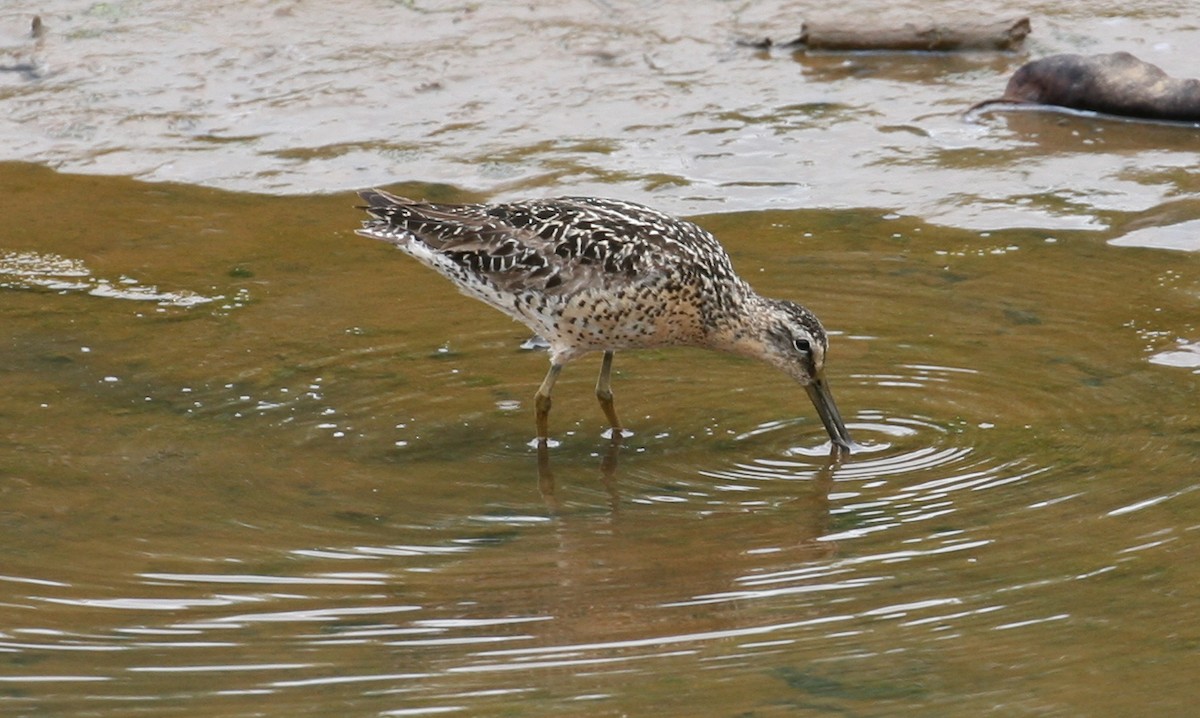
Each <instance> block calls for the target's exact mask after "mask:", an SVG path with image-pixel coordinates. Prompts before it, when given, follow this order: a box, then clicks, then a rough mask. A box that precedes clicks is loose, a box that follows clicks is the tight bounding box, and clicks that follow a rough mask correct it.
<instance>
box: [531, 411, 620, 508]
mask: <svg viewBox="0 0 1200 718" xmlns="http://www.w3.org/2000/svg"><path fill="white" fill-rule="evenodd" d="M624 439H625V437H624V435H623V434H622V432H620V431H614V432H612V436H611V437H610V438H609V441H608V448H607V449H605V451H604V456H603V457H601V459H600V482H601V484H602V485H603V486H604V490H605V491H606V492H607V493H608V503H609V508H610V509H611V510H612V513H613V514H614V515H616V514H618V513H620V509H621V495H620V493H619V492H618V491H617V480H616V473H617V457H618V456H620V453H621V444H622V442H623V441H624ZM537 475H538V491H539V492H540V493H541V494H542V500H543V501H545V502H546V506H547V507H548V508H549V509H550V511H551V513H555V514H557V513H558V512H559V510H560V509H561V508H562V507H561V505H560V503H559V500H558V494H557V488H558V484H557V481H556V480H555V478H554V470H553V469H552V468H550V447H549V446H547V444H546V441H545V440H544V439H542V440H539V441H538V442H537Z"/></svg>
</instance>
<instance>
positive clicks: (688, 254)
mask: <svg viewBox="0 0 1200 718" xmlns="http://www.w3.org/2000/svg"><path fill="white" fill-rule="evenodd" d="M359 196H360V197H362V198H363V200H364V201H365V202H366V203H367V204H366V206H365V207H361V208H360V209H365V210H366V211H367V212H368V213H369V214H370V215H371V219H368V220H365V221H364V222H363V227H362V229H360V230H357V232H358V234H360V235H362V236H364V237H370V238H372V239H379V240H383V241H385V242H388V243H390V244H394V245H396V246H397V247H399V248H400V249H402V250H403V251H404V252H406V253H408V254H409V255H411V256H412V257H414V258H415V259H417V260H418V261H419V262H421V263H422V264H425V265H427V266H429V267H432V268H433V269H435V270H437V271H438V272H439V273H441V274H442V275H444V276H445V277H446V278H447V279H449V280H450V281H451V282H453V283H454V285H455V286H457V287H458V288H459V290H460V291H462V292H463V293H464V294H466V295H467V296H470V297H474V298H476V299H478V300H480V301H482V302H484V303H485V304H489V305H491V306H492V307H495V308H496V309H498V310H500V311H501V312H504V313H505V314H507V315H509V316H510V317H512V318H513V319H515V320H517V321H519V322H521V323H522V324H524V325H526V326H527V327H529V328H530V329H532V330H533V331H534V332H536V333H537V334H538V335H540V336H542V337H543V338H545V340H546V341H547V342H548V343H549V345H550V347H549V348H550V371H549V372H548V373H547V374H546V378H545V380H543V381H542V385H541V387H539V388H538V390H537V394H536V395H535V401H534V405H535V407H536V412H537V435H538V441H539V442H541V443H545V442H546V441H547V440H548V438H549V431H548V423H549V416H550V392H551V391H552V390H553V389H554V382H555V381H557V380H558V375H559V372H561V371H562V368H563V366H564V365H565V364H566V363H567V362H570V361H572V360H574V359H577V358H579V357H580V356H582V355H584V354H587V353H589V352H595V351H599V352H604V360H603V362H602V363H601V365H600V377H599V379H598V380H597V381H596V397H597V398H599V400H600V408H601V409H603V410H604V415H605V417H607V419H608V422H609V424H610V425H611V426H612V429H613V432H614V436H619V435H620V433H621V422H620V421H619V420H618V419H617V412H616V409H615V408H613V393H612V388H611V386H610V382H611V374H612V360H613V352H615V351H616V350H618V349H645V348H651V347H670V346H692V347H703V348H706V349H715V350H718V351H724V352H729V353H731V354H737V355H740V356H745V357H753V358H756V359H761V360H762V361H764V362H766V363H767V364H770V365H771V366H773V367H775V368H776V369H779V370H781V371H783V373H785V374H787V375H788V376H790V377H792V378H793V379H795V380H796V381H797V382H798V383H799V384H800V385H801V386H803V387H804V388H805V390H806V391H807V392H808V396H809V398H810V399H812V403H813V405H814V406H815V407H816V409H817V415H818V416H820V417H821V423H823V424H824V425H825V430H826V431H828V432H829V438H830V439H831V440H832V441H833V443H834V445H836V446H837V447H840V450H845V451H850V450H852V448H853V447H854V443H853V442H852V441H851V439H850V434H849V432H848V431H847V430H846V425H845V424H844V423H843V422H842V417H841V415H840V414H839V413H838V410H837V405H836V404H834V402H833V395H832V394H831V393H830V391H829V384H828V383H827V382H826V381H825V373H824V369H825V354H826V352H827V350H828V348H829V340H828V338H827V337H826V334H825V329H824V328H823V327H822V326H821V322H820V321H818V320H817V317H816V315H814V314H813V313H812V312H810V311H809V310H808V309H805V308H804V307H802V306H800V305H799V304H795V303H794V302H789V301H786V300H782V299H769V298H767V297H763V296H761V295H759V294H758V293H757V292H755V291H754V290H753V289H752V288H751V287H750V285H749V284H747V283H746V282H745V281H744V280H742V278H741V277H739V276H738V275H737V274H736V273H735V272H734V271H733V265H732V264H731V263H730V261H729V255H728V254H727V253H726V252H725V248H724V247H722V246H721V244H720V243H719V242H717V240H716V239H715V238H714V237H713V236H712V235H711V234H709V233H708V232H706V231H704V230H703V229H701V228H700V227H698V226H696V225H694V224H692V223H691V222H686V221H683V220H680V219H676V218H674V217H671V216H669V215H666V214H663V213H662V212H658V211H656V210H653V209H650V208H649V207H643V206H642V205H638V204H634V203H632V202H622V201H618V200H611V199H598V198H595V197H558V198H555V199H539V200H530V201H525V202H507V203H501V204H434V203H427V202H415V201H413V200H410V199H405V198H403V197H397V196H395V195H392V194H389V193H387V192H384V191H382V190H378V189H376V190H369V191H365V192H360V193H359Z"/></svg>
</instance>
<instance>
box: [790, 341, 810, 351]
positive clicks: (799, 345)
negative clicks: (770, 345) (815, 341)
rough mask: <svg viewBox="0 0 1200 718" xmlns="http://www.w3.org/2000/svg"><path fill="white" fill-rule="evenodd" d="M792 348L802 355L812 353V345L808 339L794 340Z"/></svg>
mask: <svg viewBox="0 0 1200 718" xmlns="http://www.w3.org/2000/svg"><path fill="white" fill-rule="evenodd" d="M792 346H794V347H796V351H798V352H802V353H804V354H807V353H809V352H810V351H812V345H811V344H809V343H808V340H807V339H796V340H793V341H792Z"/></svg>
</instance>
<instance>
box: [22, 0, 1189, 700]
mask: <svg viewBox="0 0 1200 718" xmlns="http://www.w3.org/2000/svg"><path fill="white" fill-rule="evenodd" d="M972 7H974V6H972ZM205 8H206V9H207V10H209V11H211V12H208V13H205V14H201V13H197V12H193V11H192V10H191V6H189V7H188V8H184V7H182V6H179V7H175V8H173V6H171V5H170V4H169V3H165V4H156V5H155V7H154V8H150V7H149V6H147V5H146V4H142V3H134V2H113V3H98V4H94V5H92V6H89V7H88V8H86V9H83V10H79V9H77V8H75V7H74V6H73V5H72V6H71V8H67V6H66V4H62V5H61V6H60V4H58V3H55V2H50V3H47V4H44V5H43V6H39V8H37V11H38V12H41V13H43V15H44V17H45V22H46V26H47V27H48V29H49V32H50V33H51V34H49V35H47V37H46V38H45V39H44V41H43V42H42V43H41V45H36V44H35V43H33V42H32V41H30V40H28V39H25V38H21V37H20V36H19V35H20V33H19V31H16V30H13V31H10V30H5V33H8V34H6V35H0V50H3V51H4V52H6V53H9V55H8V56H11V58H15V59H0V64H12V63H16V62H18V61H21V62H24V61H25V60H22V59H21V58H25V59H26V60H28V59H29V58H33V59H32V60H31V61H36V63H41V64H36V63H35V66H34V67H35V70H36V71H33V70H31V71H28V72H25V71H22V72H4V73H0V107H3V109H4V111H5V112H4V114H3V119H0V137H4V138H5V139H6V142H5V143H3V144H4V146H5V148H6V149H5V150H4V152H7V153H9V154H8V155H5V156H6V157H8V158H9V159H12V160H21V161H14V162H5V163H0V221H2V225H3V228H2V230H0V323H2V324H3V326H4V327H5V329H6V331H5V332H4V335H3V339H2V340H0V555H3V556H4V559H3V561H2V562H0V709H3V710H0V712H4V713H12V714H14V715H30V716H33V715H55V716H64V715H67V716H128V715H131V714H139V713H141V714H146V715H156V716H158V715H162V716H170V715H179V716H194V715H205V716H251V715H289V716H293V715H295V716H309V715H311V716H319V715H335V714H336V715H381V716H387V715H393V716H400V715H437V714H450V715H454V714H459V715H484V716H489V715H495V716H539V715H546V716H563V715H578V716H619V715H647V714H653V715H677V716H694V715H715V716H742V715H754V716H768V715H847V714H849V715H880V716H882V715H888V716H894V715H912V716H929V715H946V716H977V715H981V714H986V713H994V714H1000V715H1006V716H1008V715H1014V716H1025V715H1027V716H1079V715H1104V716H1110V715H1130V716H1133V715H1151V714H1152V715H1186V714H1188V711H1189V710H1190V709H1191V706H1193V705H1194V704H1195V703H1196V701H1197V700H1198V699H1200V691H1198V690H1197V688H1196V687H1195V685H1194V684H1195V681H1194V680H1193V678H1192V676H1193V674H1194V672H1195V665H1196V661H1197V658H1198V650H1200V619H1197V616H1198V615H1200V610H1198V609H1200V591H1198V590H1197V589H1196V586H1197V585H1200V569H1198V568H1197V564H1196V562H1195V561H1194V560H1193V554H1194V550H1190V549H1188V548H1187V546H1189V545H1192V544H1193V543H1194V542H1195V538H1196V532H1197V530H1198V528H1200V523H1198V522H1197V519H1196V516H1198V515H1200V503H1198V501H1200V498H1198V497H1200V493H1198V492H1197V490H1196V489H1197V487H1198V486H1200V481H1198V478H1197V475H1198V474H1197V469H1198V466H1200V460H1198V459H1197V456H1200V416H1198V414H1197V412H1196V409H1195V407H1196V406H1198V405H1200V390H1198V386H1200V385H1198V378H1200V328H1198V322H1197V317H1200V256H1198V250H1200V244H1198V243H1197V240H1196V226H1197V222H1198V221H1200V211H1198V210H1200V204H1198V202H1200V195H1197V184H1196V181H1195V172H1194V168H1195V161H1196V150H1197V144H1196V143H1197V136H1196V134H1195V129H1194V128H1190V127H1180V126H1166V125H1137V124H1132V123H1124V122H1118V121H1112V120H1105V119H1101V118H1090V117H1076V116H1062V115H1054V114H1048V113H1024V114H1017V115H1009V116H989V117H986V118H982V119H981V120H980V121H979V122H977V123H964V122H963V121H962V118H961V117H959V115H958V112H959V110H960V108H963V107H965V106H967V105H969V104H971V103H973V102H974V101H976V100H978V99H982V98H983V97H984V96H988V95H989V94H992V93H994V92H998V91H999V89H1000V88H1002V87H1003V79H1004V76H1005V75H1006V74H1007V72H1009V71H1011V70H1012V69H1015V67H1016V66H1018V65H1019V64H1020V63H1021V62H1022V61H1023V59H1024V56H1022V55H1011V56H1010V55H981V56H965V57H957V56H956V57H950V56H944V57H933V58H916V57H912V56H901V57H896V56H886V55H885V56H864V57H859V56H851V57H846V56H824V57H808V56H802V55H801V56H794V55H792V54H791V53H787V52H781V51H772V52H768V53H756V52H754V51H748V50H746V49H745V48H738V47H737V46H736V45H734V43H733V42H732V39H733V38H734V36H736V35H739V34H754V33H758V32H763V31H764V28H771V32H772V33H773V34H778V33H775V31H774V29H773V28H776V27H778V26H779V24H780V22H781V21H780V19H779V18H781V17H784V16H785V15H786V14H787V13H795V12H796V10H795V8H791V7H784V6H783V5H782V4H779V5H775V4H770V3H768V4H755V5H754V6H753V7H742V6H737V7H733V6H730V5H728V4H727V3H699V4H691V5H689V8H690V9H689V11H688V13H686V14H683V15H681V14H680V13H679V12H678V8H675V6H674V5H673V4H670V3H667V4H661V3H660V4H650V5H646V4H641V3H583V2H579V3H568V4H566V5H564V6H562V8H557V9H555V10H553V11H550V10H545V11H540V10H539V11H536V12H535V11H534V10H531V9H529V8H526V7H525V6H507V5H504V6H500V5H497V6H491V5H487V6H482V5H481V6H478V7H476V6H467V5H445V6H441V5H433V4H424V3H395V4H376V3H359V2H352V3H339V4H337V5H336V7H335V6H334V5H332V4H331V5H320V4H317V5H312V4H309V5H300V4H289V3H257V4H255V3H249V4H247V3H222V2H213V3H207V4H205ZM514 8H515V9H514ZM672 8H674V9H672ZM850 9H853V8H850ZM909 9H911V8H909V6H908V5H905V4H901V5H898V6H897V7H896V10H897V11H898V12H900V13H901V14H902V13H903V12H904V11H907V10H909ZM944 9H945V10H947V11H952V10H954V11H963V10H965V9H966V8H963V7H959V6H958V5H956V4H954V3H946V4H945V8H944ZM25 10H26V9H25V8H17V9H14V10H8V9H6V10H5V11H3V12H0V20H2V21H3V22H5V23H8V25H7V26H6V27H8V26H12V27H16V26H18V25H21V24H22V23H25V22H27V15H28V13H26V12H25ZM984 10H987V11H992V12H995V13H1003V14H1008V13H1011V12H1012V10H1011V8H1009V7H1007V6H1000V5H995V6H992V5H987V6H986V7H981V8H980V11H981V12H982V11H984ZM1024 11H1029V12H1034V13H1035V14H1034V27H1035V35H1034V36H1033V37H1032V38H1031V46H1030V53H1034V54H1044V53H1046V52H1051V51H1083V52H1107V51H1112V50H1116V49H1131V50H1134V51H1136V52H1138V53H1139V54H1140V55H1143V56H1145V57H1146V58H1147V59H1150V60H1151V61H1155V62H1159V63H1160V64H1162V65H1163V66H1164V67H1165V68H1166V69H1168V70H1170V71H1172V72H1174V73H1175V74H1179V75H1184V74H1187V73H1188V72H1189V71H1191V68H1190V66H1188V65H1187V63H1186V62H1185V60H1190V57H1191V56H1190V55H1187V54H1186V53H1184V52H1183V49H1181V48H1186V47H1191V46H1193V45H1194V37H1193V35H1194V33H1195V30H1194V29H1193V28H1194V27H1195V26H1196V22H1197V20H1198V19H1200V18H1197V17H1196V16H1195V10H1194V9H1192V8H1191V7H1190V5H1189V4H1187V3H1170V2H1162V3H1147V4H1145V5H1144V6H1143V7H1141V9H1140V10H1139V11H1138V12H1137V13H1131V14H1123V13H1125V11H1124V10H1123V9H1122V8H1121V7H1117V6H1115V5H1113V6H1110V5H1108V4H1105V3H1098V4H1097V3H1092V4H1089V5H1088V6H1087V8H1082V7H1081V8H1073V7H1066V8H1060V7H1059V6H1058V5H1057V4H1056V5H1054V6H1053V7H1049V6H1046V7H1041V6H1038V7H1034V8H1023V9H1022V12H1024ZM801 14H803V13H801ZM218 18H219V19H221V22H218V21H217V19H218ZM789 22H790V21H789ZM381 27H383V28H393V31H394V33H395V34H394V36H392V35H388V34H387V33H383V34H382V36H381V32H380V30H379V28H381ZM399 28H417V29H418V30H419V31H401V29H399ZM389 32H391V31H389ZM8 38H12V39H11V40H10V39H8ZM1187 43H1191V44H1187ZM22 53H24V54H22ZM30 53H35V54H32V55H31V54H30ZM36 53H41V54H36ZM8 56H6V57H8ZM168 63H177V64H168ZM163 67H170V68H173V69H172V71H170V72H163V71H162V70H161V68H163ZM531 68H532V69H531ZM534 69H536V70H537V72H534V71H533V70H534ZM485 70H486V72H485ZM372 77H388V78H400V79H396V80H395V81H394V82H392V83H380V82H377V81H375V80H373V79H370V78H372ZM514 78H517V79H521V78H523V79H521V83H518V84H516V85H514V84H513V79H514ZM514 87H516V88H520V89H519V91H514V90H513V88H514ZM134 89H136V90H137V91H136V92H135V91H133V90H134ZM156 108H157V109H156ZM47 166H49V167H47ZM50 167H53V168H57V170H58V171H55V170H54V169H51V168H50ZM79 172H86V173H89V174H78V173H79ZM164 180H173V181H175V182H167V181H164ZM368 184H385V185H388V186H390V187H391V188H392V189H394V190H396V191H399V192H406V193H409V194H413V195H422V196H426V197H429V198H432V199H439V200H472V199H483V198H492V197H511V196H516V195H518V194H533V195H542V194H559V193H568V192H596V193H600V194H605V195H611V196H618V197H625V198H630V199H640V200H643V201H648V202H650V203H652V204H655V205H656V206H660V207H663V208H665V209H668V210H671V211H677V212H687V213H689V214H693V215H696V214H698V213H700V212H705V213H706V214H699V216H696V219H697V221H699V222H700V223H701V224H703V225H704V226H705V227H707V228H708V229H710V230H712V231H714V232H715V233H716V234H717V235H718V236H719V237H720V238H721V239H722V240H723V242H724V243H725V244H726V246H727V247H729V249H730V252H731V254H732V255H733V258H734V262H735V265H736V266H737V268H738V269H739V271H740V272H741V273H742V274H743V275H744V276H745V277H747V278H748V279H749V280H750V281H751V282H752V283H753V284H754V285H755V286H756V287H757V288H758V289H759V290H760V291H762V292H763V293H765V294H768V295H772V296H779V297H786V298H790V299H794V300H798V301H801V302H803V303H805V304H806V305H808V306H809V307H810V308H812V309H813V310H814V311H815V312H816V313H817V314H818V315H819V316H820V317H821V318H822V320H823V321H824V322H825V324H826V326H827V327H829V328H830V329H831V330H832V331H833V332H834V336H833V338H832V350H831V356H830V360H829V361H830V363H829V367H828V372H829V378H830V380H831V383H832V385H833V389H834V392H835V394H836V396H837V400H838V403H839V406H840V407H841V409H842V411H843V414H844V415H845V417H846V419H847V422H848V424H849V425H850V427H851V429H852V431H853V432H854V436H855V438H856V439H857V440H858V441H860V442H862V443H863V444H864V445H865V450H864V451H862V452H860V453H857V454H855V455H853V456H851V457H849V458H847V459H844V460H842V461H831V460H830V459H829V457H828V452H827V443H826V437H825V433H824V430H823V429H822V427H821V425H820V422H819V421H818V420H817V418H816V416H815V415H814V413H813V411H812V408H811V406H810V405H809V403H808V400H807V398H806V397H805V395H804V392H803V391H802V390H801V389H800V388H799V387H796V386H794V385H792V384H791V383H790V382H789V381H788V380H787V379H786V378H784V377H783V376H781V375H778V374H776V373H774V372H772V371H770V370H768V369H765V368H763V367H760V366H758V365H756V364H754V363H752V362H747V361H743V360H739V359H736V358H731V357H725V356H720V355H716V354H711V353H705V352H701V351H693V350H669V351H668V350H664V351H646V352H632V353H622V354H620V355H618V358H617V363H616V375H615V377H614V389H615V391H616V395H617V403H618V405H619V410H620V411H621V416H622V417H623V419H624V420H625V421H626V422H627V423H628V425H629V427H630V428H631V429H632V430H633V431H634V434H633V436H631V437H628V438H626V439H625V440H624V441H623V442H622V443H621V444H620V445H618V446H614V445H612V444H611V442H610V441H608V440H606V439H605V438H603V437H602V432H603V429H604V422H603V415H602V414H601V412H600V411H599V408H598V407H597V405H596V401H595V398H594V397H593V395H592V386H593V382H594V379H595V374H594V372H595V371H596V370H597V368H598V361H597V360H596V359H594V358H593V359H585V360H582V361H580V362H578V363H576V364H574V365H571V366H570V367H568V369H567V370H566V371H565V372H564V374H563V378H562V380H561V381H560V383H559V385H558V387H557V389H556V395H555V408H554V412H553V415H552V418H551V422H552V427H553V430H554V432H555V433H556V435H557V436H558V438H559V439H560V441H561V444H560V445H559V446H558V447H556V448H555V449H554V450H553V451H551V452H550V454H549V457H548V461H547V462H545V463H544V465H539V460H538V456H537V455H536V453H535V452H534V451H533V450H532V449H530V448H529V447H528V446H527V442H528V441H529V439H530V437H531V436H532V433H533V417H532V394H533V391H534V390H535V388H536V386H537V384H538V382H539V381H540V380H541V377H542V375H543V373H544V371H545V368H546V359H545V356H544V354H541V353H538V352H532V351H524V350H522V349H520V348H519V347H520V344H521V343H522V341H523V340H525V339H526V338H527V336H528V334H527V332H526V331H525V330H524V329H523V328H522V327H521V326H520V325H517V324H514V323H512V322H510V321H509V320H507V319H506V318H504V317H503V316H501V315H499V314H497V313H495V312H494V311H492V310H490V309H488V308H487V307H485V306H483V305H481V304H478V303H476V302H473V301H471V300H468V299H466V298H464V297H462V296H461V295H459V294H457V293H456V292H455V291H454V289H453V288H451V287H449V286H448V285H447V284H446V283H445V282H444V281H443V280H441V279H440V278H438V277H436V276H434V275H433V274H432V273H430V272H428V271H426V270H424V269H422V268H421V267H419V266H417V265H416V264H415V263H414V262H412V261H411V260H409V259H407V258H405V257H404V256H403V255H401V254H400V253H398V252H395V251H394V250H392V249H390V248H388V247H386V246H383V245H381V244H379V243H374V242H370V241H368V240H365V239H362V238H359V237H356V236H354V235H353V233H352V230H353V228H354V227H355V226H356V223H357V222H358V221H359V218H360V217H359V212H358V211H357V210H355V209H354V205H355V204H356V198H355V197H354V196H353V194H352V193H351V192H349V191H346V190H347V189H348V188H350V187H359V186H364V185H368ZM250 190H252V191H250ZM718 210H720V211H723V212H724V213H720V214H713V213H712V212H716V211H718ZM726 210H737V211H726Z"/></svg>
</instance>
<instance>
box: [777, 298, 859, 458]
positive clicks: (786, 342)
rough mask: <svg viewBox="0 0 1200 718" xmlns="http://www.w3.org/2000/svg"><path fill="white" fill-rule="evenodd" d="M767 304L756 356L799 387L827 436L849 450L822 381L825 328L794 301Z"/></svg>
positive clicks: (847, 435)
mask: <svg viewBox="0 0 1200 718" xmlns="http://www.w3.org/2000/svg"><path fill="white" fill-rule="evenodd" d="M767 304H768V307H769V309H768V311H767V312H765V316H764V320H765V322H764V323H763V324H762V327H763V334H762V336H761V337H760V341H761V344H760V345H759V351H760V352H761V353H760V354H759V358H761V359H763V360H765V361H766V362H767V363H768V364H770V365H771V366H773V367H775V368H776V369H779V370H780V371H782V372H783V373H785V374H787V375H788V376H790V377H792V378H793V379H795V380H796V381H797V382H798V383H799V384H800V385H801V386H803V387H804V389H805V391H807V392H808V397H809V399H811V400H812V403H813V406H814V407H816V409H817V414H818V415H819V416H820V417H821V423H822V424H824V425H825V430H826V431H828V432H829V438H830V439H831V440H832V441H833V443H834V444H836V445H837V446H839V447H841V448H842V449H844V450H846V451H847V452H849V451H852V450H853V448H854V442H853V441H852V440H851V439H850V432H849V431H847V430H846V424H845V423H844V422H843V421H842V416H841V414H840V413H838V409H837V404H835V403H834V401H833V394H831V393H830V391H829V384H828V382H826V381H825V353H826V352H827V351H828V349H829V338H828V337H827V336H826V334H825V328H824V327H822V326H821V322H820V320H818V319H817V316H816V315H815V314H813V313H812V312H810V311H809V310H808V309H805V308H804V307H802V306H800V305H799V304H796V303H795V302H789V301H786V300H780V299H772V300H767Z"/></svg>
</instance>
